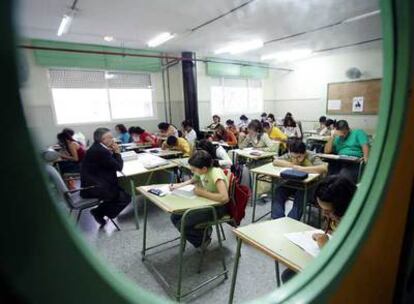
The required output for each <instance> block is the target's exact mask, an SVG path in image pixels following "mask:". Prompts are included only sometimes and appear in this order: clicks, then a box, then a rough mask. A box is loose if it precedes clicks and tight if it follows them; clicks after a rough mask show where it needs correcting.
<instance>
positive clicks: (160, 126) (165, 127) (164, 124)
mask: <svg viewBox="0 0 414 304" xmlns="http://www.w3.org/2000/svg"><path fill="white" fill-rule="evenodd" d="M169 127H170V124H169V123H168V122H160V123H159V124H158V129H160V130H163V131H167V130H168V128H169Z"/></svg>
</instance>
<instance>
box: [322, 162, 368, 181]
mask: <svg viewBox="0 0 414 304" xmlns="http://www.w3.org/2000/svg"><path fill="white" fill-rule="evenodd" d="M359 166H360V165H359V163H351V162H345V161H329V167H328V168H329V169H328V174H329V175H332V174H338V175H341V176H344V177H347V178H348V179H350V180H351V181H353V182H354V183H355V184H356V183H358V173H359Z"/></svg>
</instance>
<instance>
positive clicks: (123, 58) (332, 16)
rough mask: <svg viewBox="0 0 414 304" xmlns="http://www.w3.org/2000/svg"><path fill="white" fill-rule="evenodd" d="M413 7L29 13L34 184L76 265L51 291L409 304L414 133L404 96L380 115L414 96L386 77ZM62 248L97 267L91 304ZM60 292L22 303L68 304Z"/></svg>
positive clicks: (85, 271)
mask: <svg viewBox="0 0 414 304" xmlns="http://www.w3.org/2000/svg"><path fill="white" fill-rule="evenodd" d="M400 2H401V3H400V4H398V5H396V6H394V7H393V8H390V6H389V5H387V1H385V0H383V1H378V0H366V1H357V0H348V1H345V0H332V1H323V0H315V1H296V0H292V1H290V0H289V1H272V0H243V1H242V0H232V1H230V0H221V1H218V0H212V1H208V2H206V1H188V0H185V1H168V2H166V1H160V0H153V1H132V0H125V1H121V2H111V1H97V0H60V1H51V0H39V1H28V0H21V1H19V4H18V5H17V6H16V7H15V10H16V11H17V13H15V16H16V17H15V22H14V23H15V27H16V31H17V37H16V38H15V40H16V41H15V46H16V47H15V49H16V56H17V57H16V60H17V74H18V81H19V88H18V92H19V94H18V95H19V98H20V100H21V104H22V111H23V115H24V116H23V117H24V120H25V123H26V127H27V129H28V131H29V135H30V142H31V145H33V147H34V154H35V155H36V164H37V166H38V167H40V172H41V176H42V177H41V178H38V179H37V178H32V180H33V183H34V184H35V183H43V184H44V185H45V186H44V189H46V192H45V195H46V196H47V197H48V200H49V199H50V200H51V201H53V204H51V205H50V207H49V209H47V210H46V209H42V212H43V211H44V213H45V214H47V217H49V216H50V217H51V220H50V221H51V222H54V221H56V227H58V226H59V227H60V228H56V230H55V236H54V239H53V240H54V242H56V243H55V244H50V246H51V247H53V246H58V247H60V248H59V251H62V252H63V251H65V249H64V248H67V250H68V251H67V253H62V255H61V256H60V258H56V256H54V258H51V261H53V262H51V264H50V267H46V268H50V269H51V268H53V267H52V265H54V267H55V270H54V274H55V275H57V276H59V278H57V277H55V276H48V271H49V270H45V271H46V272H45V276H44V278H47V280H48V281H50V284H51V285H50V287H51V288H52V286H54V285H53V284H58V283H57V282H58V281H62V286H64V285H65V284H70V285H72V284H73V285H74V289H73V291H72V290H68V291H66V292H68V293H70V295H68V296H67V298H66V299H65V300H63V302H65V303H79V302H82V303H85V302H87V300H86V299H90V300H92V299H95V302H97V303H164V302H169V301H173V302H184V303H197V304H204V303H217V304H218V303H247V302H253V301H257V303H311V302H312V303H325V302H329V303H391V302H393V303H410V302H411V300H414V285H413V287H412V289H410V288H411V287H410V288H409V287H407V288H406V289H404V287H403V286H411V285H410V284H412V282H414V281H412V278H414V268H413V267H412V265H413V264H412V263H411V262H410V261H413V260H414V259H412V257H414V246H413V244H412V243H410V242H409V241H408V239H410V235H411V236H412V234H410V232H409V231H410V227H412V225H411V224H410V225H411V226H409V224H408V223H407V224H406V219H407V218H409V214H413V212H412V211H409V210H411V209H412V210H414V208H413V206H414V201H413V200H412V194H411V202H410V199H409V197H410V189H411V190H412V187H411V186H412V183H411V185H410V183H409V180H411V181H412V174H413V172H412V171H413V170H411V169H410V168H411V167H412V166H410V165H409V164H410V163H412V157H411V158H410V157H409V155H410V152H413V153H414V151H413V147H412V143H411V142H412V138H411V140H405V139H406V138H409V135H407V134H406V133H403V132H405V131H404V130H409V124H411V125H413V122H414V119H410V117H408V118H407V119H403V118H402V117H403V114H402V113H403V112H401V115H399V116H398V115H397V114H396V113H398V112H396V111H398V110H401V111H403V108H404V106H403V105H402V104H403V100H405V101H406V100H408V96H409V95H408V94H407V95H404V96H406V99H404V98H403V97H401V100H402V101H401V106H399V107H398V108H397V106H398V103H397V102H394V103H393V102H391V101H389V102H388V101H387V102H386V101H385V100H386V99H387V98H391V97H390V96H391V94H390V92H391V91H390V89H389V85H390V84H391V83H392V84H393V85H395V86H398V85H400V86H402V85H407V86H408V83H409V81H407V82H404V81H399V82H398V81H394V82H393V81H391V80H390V79H391V76H389V74H387V73H391V71H393V72H395V73H396V68H395V69H393V68H391V64H392V63H395V64H397V63H400V64H401V62H400V61H398V60H397V59H394V61H393V60H391V58H392V57H391V56H397V55H398V54H397V52H395V53H394V52H392V50H394V49H393V48H391V47H388V44H390V43H394V46H395V47H396V45H397V44H398V43H402V42H401V41H403V38H401V39H400V40H399V39H394V40H393V39H391V38H390V37H391V36H390V35H391V34H390V30H388V31H387V29H388V28H387V26H388V25H390V24H391V22H390V20H391V19H390V18H391V17H390V16H391V14H390V11H391V10H395V12H397V11H398V12H401V11H405V10H402V7H404V5H405V7H410V6H412V3H411V4H409V2H410V1H400ZM399 14H401V15H398V16H399V17H398V18H396V19H395V24H394V25H395V31H397V30H398V29H399V30H401V28H403V25H401V26H400V27H397V25H396V24H397V23H401V24H404V23H403V22H406V23H407V24H408V23H409V22H408V21H407V18H408V17H407V16H406V15H405V13H399ZM403 33H404V31H403ZM401 35H403V34H401ZM401 37H402V36H401ZM405 46H406V47H407V48H408V44H402V46H401V53H402V55H401V54H400V55H399V56H408V54H409V51H408V52H405V49H404V47H405ZM403 51H404V52H403ZM408 57H409V56H408ZM401 60H402V59H401ZM402 61H403V60H402ZM407 62H408V61H407ZM407 66H409V64H406V65H405V66H404V64H401V65H400V66H399V67H400V68H401V69H404V68H405V67H407ZM393 75H394V74H393ZM401 75H402V74H401ZM404 75H405V74H404ZM407 77H408V76H407ZM395 90H396V89H395ZM400 90H401V91H400V92H403V91H404V92H408V87H407V89H406V90H403V89H400ZM393 96H394V95H393ZM395 96H396V98H397V97H398V95H397V94H396V95H395ZM401 96H402V95H401ZM404 105H406V108H407V110H406V112H405V113H408V114H407V115H411V114H410V113H411V112H412V111H411V112H409V110H408V108H409V106H408V103H404ZM392 109H394V110H392ZM392 115H393V116H392ZM393 119H394V120H393ZM397 119H400V120H397ZM393 121H395V122H394V123H392V122H393ZM399 125H400V126H401V127H400V128H398V126H399ZM9 128H10V129H9V132H11V133H12V130H13V129H14V127H13V126H9ZM391 128H394V129H393V130H395V131H394V133H393V134H394V136H392V135H391V131H389V132H388V131H387V130H392V129H391ZM397 132H400V133H398V134H399V135H398V136H397V135H396V134H397ZM404 134H405V135H404ZM387 136H388V137H387ZM386 138H388V141H386ZM390 138H395V139H396V141H394V140H392V139H390ZM397 138H399V140H400V141H398V140H397ZM11 145H14V144H13V143H12V144H11ZM398 145H401V149H399V150H397V148H395V149H396V150H391V149H394V146H398ZM402 147H406V148H402ZM392 151H394V152H392ZM395 151H398V153H401V154H398V153H397V152H395ZM403 153H406V154H404V155H403ZM16 155H17V154H16ZM407 159H410V160H407ZM388 161H389V164H390V165H389V166H388V167H386V165H387V164H388ZM403 161H404V162H405V163H406V164H408V165H407V166H404V165H402V166H400V167H398V168H399V169H398V170H400V171H395V175H394V176H396V177H395V188H393V186H392V185H393V184H392V182H393V181H394V180H393V179H392V178H391V170H392V168H397V163H399V162H401V163H402V162H403ZM392 162H394V164H395V167H393V166H392ZM381 165H382V166H383V167H381ZM21 167H23V165H20V167H19V170H20V169H22V170H23V168H21ZM385 167H386V168H387V170H389V171H387V172H386V171H384V170H385V169H383V171H381V168H385ZM27 168H29V167H27ZM395 170H397V169H395ZM404 170H406V171H404ZM381 172H382V173H381ZM398 172H399V173H398ZM388 174H389V175H388ZM387 176H388V177H389V178H387ZM403 176H404V179H403ZM410 176H411V179H410ZM401 180H404V182H402V181H401ZM380 181H382V183H381V182H380ZM34 184H33V187H34ZM398 185H399V186H398ZM398 187H400V188H398ZM393 189H394V190H393ZM398 189H399V190H398ZM386 191H394V192H392V193H393V194H394V197H398V198H399V201H400V202H401V204H402V205H401V207H400V210H401V214H399V215H398V216H397V215H395V214H396V213H397V212H395V211H389V210H392V209H391V208H392V207H391V206H392V203H391V201H390V203H387V202H388V201H385V202H384V203H383V209H381V207H380V206H381V203H380V201H381V200H386V198H387V197H389V196H392V194H391V192H388V194H387V192H386ZM375 195H376V196H375ZM369 198H370V199H369ZM390 200H391V198H390ZM376 201H378V203H377V202H376ZM370 202H372V203H371V204H370ZM39 206H40V205H39ZM404 206H406V207H404ZM409 208H411V209H409ZM381 210H382V212H381ZM40 211H41V210H39V212H40ZM386 211H387V212H389V213H388V214H390V216H391V214H393V215H395V218H393V220H391V218H388V219H387V218H385V217H384V216H385V215H384V213H385V212H386ZM363 212H365V213H363ZM409 212H411V213H409ZM368 213H369V216H368V215H365V216H364V214H368ZM405 214H407V215H406V216H405ZM375 216H378V218H377V219H376V218H375ZM398 218H400V220H397V219H398ZM380 219H381V221H382V222H380ZM394 219H395V220H394ZM389 221H390V222H389ZM391 222H392V223H394V222H395V223H396V222H398V223H400V224H395V226H393V225H391V224H389V223H391ZM380 223H381V224H380ZM388 225H390V226H393V228H390V229H389V230H388V231H387V233H388V234H383V238H381V237H376V238H375V235H378V234H380V233H381V232H380V231H384V230H380V228H378V227H383V229H386V226H388ZM358 226H360V227H362V228H359V229H358V228H357V227H358ZM51 227H55V226H54V224H53V225H51ZM373 227H376V228H375V229H377V230H375V229H374V228H373ZM60 229H62V230H60ZM370 229H373V230H370ZM35 230H36V229H34V231H35ZM39 231H40V230H39ZM58 231H65V232H64V233H63V232H62V234H61V235H62V240H60V238H59V236H58V235H57V232H58ZM374 233H376V234H374ZM66 235H69V236H70V237H69V238H70V239H73V240H74V242H75V244H77V245H76V247H77V248H78V249H76V251H77V252H79V253H80V255H83V256H84V257H85V258H86V260H87V261H88V262H87V263H85V262H84V261H83V260H82V261H81V260H79V261H80V262H79V263H78V264H69V263H70V261H71V258H69V259H66V260H67V261H68V262H67V263H68V264H66V265H65V267H66V268H68V270H67V271H68V273H69V272H73V273H74V274H75V273H77V274H78V275H79V276H78V278H79V282H78V283H79V284H80V283H81V282H82V284H83V286H82V287H81V288H80V291H79V292H78V293H77V295H72V293H76V292H75V290H76V288H77V286H76V285H78V283H77V282H76V280H77V279H72V275H70V274H68V277H67V282H64V281H65V279H64V277H65V275H64V273H63V272H61V271H60V267H61V263H64V264H65V263H66V262H65V257H66V254H67V257H69V255H70V254H71V253H70V252H71V251H72V249H70V248H72V247H70V248H69V247H65V246H66V245H64V244H65V243H64V242H65V241H64V240H63V239H64V238H66ZM395 235H399V237H397V238H394V237H395ZM63 236H65V237H63ZM390 239H395V240H396V242H397V243H398V246H396V248H395V249H390V250H389V251H388V252H387V253H383V252H382V251H387V250H384V246H387V244H389V240H390ZM51 240H52V239H51ZM367 240H368V241H367ZM365 241H366V242H365ZM352 242H354V243H353V245H349V244H351V243H352ZM51 243H52V242H51ZM345 244H347V247H346V246H345ZM368 244H369V246H368ZM364 245H366V247H364ZM39 248H40V247H39ZM346 248H349V250H347V249H346ZM362 248H363V249H362ZM348 251H349V252H348ZM45 252H46V251H45ZM56 252H58V251H56ZM368 257H370V258H372V259H371V260H370V258H368ZM74 261H75V259H74ZM335 261H336V262H335ZM410 263H411V264H410ZM328 264H329V265H328ZM41 265H43V264H41V263H39V264H38V267H42V268H43V266H41ZM335 265H336V266H335ZM360 265H363V266H364V267H366V268H365V269H361V268H363V267H359V266H360ZM410 265H411V266H410ZM328 266H329V267H331V268H329V267H328ZM324 267H325V268H324ZM335 267H336V268H335ZM39 269H40V268H39ZM62 269H63V268H62ZM330 269H331V270H330ZM332 269H335V271H334V270H332ZM372 271H374V272H376V273H377V275H376V276H375V278H373V277H371V276H372V273H371V275H370V272H372ZM83 276H84V277H83ZM82 277H83V278H82ZM87 277H90V283H87V281H85V280H86V278H87ZM397 277H398V280H397ZM70 278H71V279H70ZM92 278H95V279H92ZM23 281H24V280H22V282H23ZM52 281H56V282H53V283H52ZM39 282H41V280H40V281H39ZM318 282H320V284H319V286H318ZM410 282H411V283H410ZM360 284H363V286H364V287H361V288H362V289H363V291H360V290H359V289H358V287H357V285H360ZM70 285H69V286H70ZM56 286H58V285H56ZM99 286H100V287H99ZM299 286H301V287H300V288H299ZM312 286H313V287H314V286H317V287H314V289H313V290H318V292H319V290H321V292H320V293H318V294H317V295H316V294H312V292H311V290H312ZM62 288H63V287H62ZM72 288H73V287H72V286H70V287H68V289H72ZM116 289H118V291H115V290H116ZM23 290H24V288H23ZM54 290H55V291H54V292H52V291H46V290H43V289H39V290H38V297H34V298H30V297H29V298H30V300H29V301H28V302H37V301H38V300H41V301H40V302H44V303H49V302H50V303H55V302H57V301H60V299H61V298H62V297H64V296H62V292H64V291H63V290H61V289H60V288H59V287H56V288H55V289H54ZM88 290H89V292H88ZM322 290H323V292H322ZM403 290H404V291H403ZM305 292H308V293H307V294H304V293H305ZM18 294H20V292H19V293H18ZM311 294H312V295H311ZM344 294H346V295H347V296H346V297H345V298H344V297H342V296H341V295H344ZM373 294H375V296H373ZM0 295H1V294H0ZM133 295H135V296H133ZM94 297H96V298H94ZM0 299H1V297H0ZM35 299H37V300H35ZM88 301H89V300H88Z"/></svg>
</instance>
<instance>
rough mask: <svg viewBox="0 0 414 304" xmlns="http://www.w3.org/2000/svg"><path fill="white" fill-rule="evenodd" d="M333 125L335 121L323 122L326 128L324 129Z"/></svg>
mask: <svg viewBox="0 0 414 304" xmlns="http://www.w3.org/2000/svg"><path fill="white" fill-rule="evenodd" d="M335 123H336V121H335V120H332V119H327V120H326V121H325V126H326V127H329V126H332V125H335Z"/></svg>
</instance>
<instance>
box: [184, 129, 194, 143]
mask: <svg viewBox="0 0 414 304" xmlns="http://www.w3.org/2000/svg"><path fill="white" fill-rule="evenodd" d="M185 139H187V141H188V143H189V144H190V145H191V146H194V144H195V141H196V140H197V133H196V131H194V129H191V131H190V132H186V134H185Z"/></svg>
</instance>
